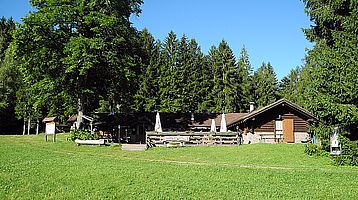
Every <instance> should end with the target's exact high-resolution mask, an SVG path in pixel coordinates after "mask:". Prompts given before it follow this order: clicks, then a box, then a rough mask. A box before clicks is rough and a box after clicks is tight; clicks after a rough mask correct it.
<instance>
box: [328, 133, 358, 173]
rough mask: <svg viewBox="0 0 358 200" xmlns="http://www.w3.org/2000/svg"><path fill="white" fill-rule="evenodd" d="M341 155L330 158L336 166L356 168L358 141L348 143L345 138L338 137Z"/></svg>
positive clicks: (357, 162) (357, 164) (357, 163)
mask: <svg viewBox="0 0 358 200" xmlns="http://www.w3.org/2000/svg"><path fill="white" fill-rule="evenodd" d="M339 143H340V145H341V148H342V154H340V155H335V156H332V158H333V160H334V162H335V163H336V164H337V165H350V166H358V141H350V140H349V139H347V138H346V137H342V136H341V137H339Z"/></svg>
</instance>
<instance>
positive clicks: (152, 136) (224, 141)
mask: <svg viewBox="0 0 358 200" xmlns="http://www.w3.org/2000/svg"><path fill="white" fill-rule="evenodd" d="M146 141H147V144H148V146H150V147H153V146H164V147H168V146H199V145H239V144H241V142H240V141H241V138H240V137H239V135H238V134H237V133H236V132H224V133H222V132H218V133H211V132H162V133H157V132H146Z"/></svg>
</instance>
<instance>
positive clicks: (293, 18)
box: [0, 0, 312, 79]
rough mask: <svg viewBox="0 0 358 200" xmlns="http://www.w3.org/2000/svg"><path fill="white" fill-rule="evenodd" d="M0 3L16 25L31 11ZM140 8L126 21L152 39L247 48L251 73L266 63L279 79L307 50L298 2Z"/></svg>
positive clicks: (164, 1) (178, 2)
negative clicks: (172, 37) (185, 38)
mask: <svg viewBox="0 0 358 200" xmlns="http://www.w3.org/2000/svg"><path fill="white" fill-rule="evenodd" d="M0 2H1V3H0V15H1V16H5V17H10V16H13V17H14V19H15V20H16V21H20V18H21V17H23V16H25V15H26V14H27V13H28V12H29V10H30V9H31V7H30V5H29V3H28V0H0ZM141 8H142V13H141V14H140V16H139V17H132V18H131V21H132V22H133V25H134V26H135V27H137V28H138V29H139V30H141V29H143V28H144V27H147V28H148V29H149V31H150V32H151V33H152V34H153V36H154V37H155V38H156V39H160V40H164V39H165V37H166V36H167V34H168V33H169V32H170V31H171V30H172V31H174V32H175V33H176V34H177V36H178V37H181V36H182V35H183V34H186V35H187V36H188V37H189V38H195V39H196V40H197V41H198V43H199V44H200V46H201V48H202V51H203V52H204V53H205V54H206V53H207V52H208V50H209V49H210V47H211V46H212V45H215V46H217V45H218V44H219V43H220V41H221V40H222V39H225V40H226V41H227V42H228V43H229V45H230V47H231V48H232V50H233V51H234V53H235V55H236V58H238V57H239V54H240V51H241V48H242V47H243V46H245V47H246V49H247V50H248V53H249V56H250V61H251V64H252V66H253V67H254V69H257V68H258V67H259V66H260V65H261V63H262V62H271V64H272V66H273V67H274V68H275V72H276V74H277V78H278V79H281V78H282V77H283V76H286V75H287V74H289V72H290V70H291V69H292V68H295V67H296V66H301V65H302V64H303V61H302V59H303V58H304V55H305V53H306V48H311V47H312V44H311V43H309V42H308V41H307V40H306V39H305V37H304V35H303V33H302V31H301V29H302V28H307V27H309V25H310V24H311V23H310V21H309V18H308V17H307V16H306V14H305V13H304V5H303V3H302V1H300V0H220V1H219V0H144V4H143V5H142V7H141Z"/></svg>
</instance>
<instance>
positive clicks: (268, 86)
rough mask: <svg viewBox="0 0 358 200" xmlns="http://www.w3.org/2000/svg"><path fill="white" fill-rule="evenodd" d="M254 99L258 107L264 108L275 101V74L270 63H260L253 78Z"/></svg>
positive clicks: (276, 86)
mask: <svg viewBox="0 0 358 200" xmlns="http://www.w3.org/2000/svg"><path fill="white" fill-rule="evenodd" d="M253 84H254V97H255V103H256V105H257V106H258V107H263V106H266V105H268V104H270V103H273V102H275V101H276V100H277V90H278V85H277V79H276V73H275V72H274V69H273V67H272V66H271V64H270V62H269V63H267V64H265V63H262V65H261V67H260V68H258V69H257V71H256V72H255V74H254V76H253Z"/></svg>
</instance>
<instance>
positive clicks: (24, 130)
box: [22, 118, 26, 135]
mask: <svg viewBox="0 0 358 200" xmlns="http://www.w3.org/2000/svg"><path fill="white" fill-rule="evenodd" d="M25 133H26V118H24V126H23V130H22V135H25Z"/></svg>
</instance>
